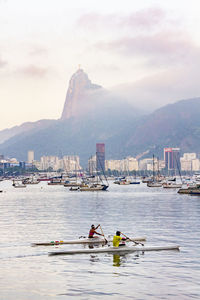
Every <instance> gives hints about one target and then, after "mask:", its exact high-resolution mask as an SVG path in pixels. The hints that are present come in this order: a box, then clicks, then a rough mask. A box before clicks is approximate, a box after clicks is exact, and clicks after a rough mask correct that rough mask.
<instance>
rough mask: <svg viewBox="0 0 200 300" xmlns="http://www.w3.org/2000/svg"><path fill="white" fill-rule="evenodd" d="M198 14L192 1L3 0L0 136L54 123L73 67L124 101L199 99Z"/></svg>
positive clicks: (161, 101)
mask: <svg viewBox="0 0 200 300" xmlns="http://www.w3.org/2000/svg"><path fill="white" fill-rule="evenodd" d="M198 11H199V4H198V3H197V1H194V0H193V1H190V2H188V1H186V0H185V1H181V4H180V1H178V0H177V1H171V0H170V1H167V3H160V1H144V0H143V1H140V3H139V2H138V1H131V0H127V1H125V2H121V1H113V0H111V1H109V3H107V2H105V1H104V0H103V1H101V3H97V2H96V1H91V0H87V1H84V3H82V2H81V1H80V0H75V1H73V3H67V2H66V1H63V0H61V1H59V5H58V4H57V2H56V1H54V0H51V1H46V0H44V1H42V2H41V1H38V0H36V1H34V2H29V1H28V2H27V1H25V0H19V1H17V2H14V1H11V0H7V1H6V0H1V1H0V19H1V23H0V24H1V44H0V78H1V95H0V97H1V107H3V112H4V113H3V115H2V118H1V121H0V130H2V129H5V128H8V127H12V126H15V125H20V124H21V123H23V122H27V121H37V120H39V119H58V118H59V117H60V115H61V112H62V109H63V104H64V99H65V96H66V92H67V87H68V82H69V80H70V78H71V75H72V74H73V73H74V72H75V71H76V70H77V69H78V65H79V64H81V67H82V68H83V69H84V70H86V72H87V73H88V75H89V77H90V78H91V79H92V81H93V82H94V83H97V84H100V85H102V86H103V87H105V88H109V89H111V90H114V91H116V92H117V93H118V94H121V95H125V96H126V98H127V101H131V100H130V99H129V98H130V95H132V98H134V97H138V96H139V97H140V98H141V100H143V101H146V102H149V103H153V102H152V101H153V99H154V98H155V99H156V101H157V102H156V105H158V102H159V101H160V105H161V106H162V104H165V103H167V101H172V102H175V101H178V100H179V99H181V98H189V97H198V96H199V95H200V88H199V84H198V77H199V69H200V68H199V63H200V62H199V46H200V36H199V31H198V28H199V25H200V24H199V23H200V20H199V16H198ZM128 83H130V84H128ZM132 83H133V84H132ZM141 87H142V88H141ZM159 99H160V100H159ZM38 107H39V108H40V109H38Z"/></svg>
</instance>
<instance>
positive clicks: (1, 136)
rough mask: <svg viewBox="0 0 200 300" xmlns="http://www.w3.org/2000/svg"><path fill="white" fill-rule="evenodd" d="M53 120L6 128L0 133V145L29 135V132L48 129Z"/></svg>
mask: <svg viewBox="0 0 200 300" xmlns="http://www.w3.org/2000/svg"><path fill="white" fill-rule="evenodd" d="M54 121H55V120H39V121H36V122H25V123H23V124H21V125H20V126H14V127H12V128H6V129H4V130H1V131H0V144H3V143H4V142H5V141H6V140H8V139H10V138H12V137H13V136H16V135H18V134H21V133H23V134H24V135H25V134H26V133H27V134H29V132H30V131H37V130H40V129H42V128H46V127H48V126H49V125H50V124H52V122H54Z"/></svg>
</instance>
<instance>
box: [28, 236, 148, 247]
mask: <svg viewBox="0 0 200 300" xmlns="http://www.w3.org/2000/svg"><path fill="white" fill-rule="evenodd" d="M130 239H131V240H133V241H136V242H143V241H146V238H145V237H133V238H130ZM106 240H107V241H108V242H112V240H113V237H106ZM127 241H129V240H127ZM104 243H105V239H104V238H99V237H97V238H92V239H89V238H80V239H77V240H69V241H52V242H46V243H33V244H32V246H55V245H75V244H104Z"/></svg>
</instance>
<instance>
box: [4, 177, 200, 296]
mask: <svg viewBox="0 0 200 300" xmlns="http://www.w3.org/2000/svg"><path fill="white" fill-rule="evenodd" d="M0 189H1V190H3V193H0V233H1V235H0V300H47V299H48V300H51V299H52V300H62V299H85V300H86V299H92V300H93V299H137V300H146V299H147V300H150V299H153V300H160V299H170V300H171V299H173V300H174V299H175V300H185V299H188V300H189V299H190V300H191V299H200V197H198V196H189V195H179V194H178V193H177V190H174V189H172V190H171V189H170V190H169V189H163V188H148V187H147V186H146V184H144V183H143V184H140V185H127V186H118V185H115V184H113V183H112V182H111V181H110V187H109V191H106V192H74V191H73V192H70V191H69V188H66V187H63V186H48V185H47V183H46V182H41V183H39V184H37V185H29V186H27V188H25V189H17V188H14V187H12V182H11V181H3V182H0ZM99 223H100V224H101V226H102V229H103V231H104V233H105V235H108V234H114V233H115V231H116V230H120V231H122V232H124V233H125V234H126V235H128V236H130V237H134V236H146V238H147V241H146V245H147V246H148V245H180V251H159V252H145V253H131V254H127V255H120V256H119V255H113V254H105V253H102V254H81V255H80V254H79V255H72V256H49V255H48V253H49V252H50V251H56V250H57V251H59V250H64V249H75V248H83V247H84V246H82V245H60V246H49V247H47V246H46V247H45V246H43V247H32V246H31V243H34V242H50V241H57V240H67V239H75V238H78V237H79V236H87V235H88V231H89V229H90V226H91V224H95V225H98V224H99ZM129 244H130V245H131V243H129ZM85 247H87V246H85Z"/></svg>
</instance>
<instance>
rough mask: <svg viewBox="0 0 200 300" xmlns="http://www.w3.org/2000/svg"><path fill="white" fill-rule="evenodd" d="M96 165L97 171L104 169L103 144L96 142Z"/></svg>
mask: <svg viewBox="0 0 200 300" xmlns="http://www.w3.org/2000/svg"><path fill="white" fill-rule="evenodd" d="M96 165H97V171H100V172H104V171H105V144H104V143H98V144H96Z"/></svg>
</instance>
